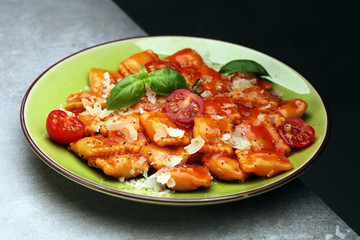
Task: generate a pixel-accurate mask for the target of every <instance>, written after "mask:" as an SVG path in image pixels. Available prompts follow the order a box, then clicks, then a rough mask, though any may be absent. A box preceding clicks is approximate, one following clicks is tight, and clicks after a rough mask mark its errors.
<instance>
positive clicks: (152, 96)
mask: <svg viewBox="0 0 360 240" xmlns="http://www.w3.org/2000/svg"><path fill="white" fill-rule="evenodd" d="M145 95H146V96H147V98H148V100H149V102H150V103H152V104H155V103H156V93H154V92H153V91H151V89H150V88H146V92H145Z"/></svg>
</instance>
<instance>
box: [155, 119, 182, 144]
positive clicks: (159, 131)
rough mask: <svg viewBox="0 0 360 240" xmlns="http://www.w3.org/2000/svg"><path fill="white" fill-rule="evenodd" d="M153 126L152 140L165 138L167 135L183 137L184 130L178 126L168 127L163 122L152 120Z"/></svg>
mask: <svg viewBox="0 0 360 240" xmlns="http://www.w3.org/2000/svg"><path fill="white" fill-rule="evenodd" d="M152 124H153V127H154V129H155V134H154V140H155V141H159V140H160V139H161V138H165V137H167V136H170V137H178V138H182V137H184V133H185V131H184V130H181V129H178V128H172V127H168V126H166V125H165V124H163V123H158V122H153V123H152Z"/></svg>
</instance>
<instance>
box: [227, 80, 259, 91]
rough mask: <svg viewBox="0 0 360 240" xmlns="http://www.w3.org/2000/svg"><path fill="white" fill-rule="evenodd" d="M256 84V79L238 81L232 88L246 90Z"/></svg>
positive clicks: (233, 83)
mask: <svg viewBox="0 0 360 240" xmlns="http://www.w3.org/2000/svg"><path fill="white" fill-rule="evenodd" d="M255 83H256V79H251V80H246V79H238V80H234V81H233V82H232V88H233V89H238V90H244V89H246V88H251V87H253V86H254V84H255Z"/></svg>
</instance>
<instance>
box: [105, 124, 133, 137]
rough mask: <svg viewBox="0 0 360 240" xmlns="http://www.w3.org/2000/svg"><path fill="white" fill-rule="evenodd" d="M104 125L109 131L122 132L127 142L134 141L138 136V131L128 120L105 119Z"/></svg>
mask: <svg viewBox="0 0 360 240" xmlns="http://www.w3.org/2000/svg"><path fill="white" fill-rule="evenodd" d="M104 126H105V127H106V128H107V129H108V130H109V131H120V132H121V133H123V134H124V137H125V140H126V141H127V142H134V141H136V140H137V138H138V132H137V131H136V129H135V127H134V126H133V125H132V124H131V123H129V122H125V121H117V122H112V121H106V122H105V123H104Z"/></svg>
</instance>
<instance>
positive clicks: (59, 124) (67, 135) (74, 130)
mask: <svg viewBox="0 0 360 240" xmlns="http://www.w3.org/2000/svg"><path fill="white" fill-rule="evenodd" d="M46 130H47V132H48V134H49V136H50V138H51V139H52V140H54V142H57V143H61V144H69V143H72V142H75V141H76V140H79V139H80V138H81V137H82V136H83V135H84V132H85V125H84V123H83V122H81V121H80V120H79V119H78V118H76V117H71V116H69V115H68V114H67V113H66V112H64V111H62V110H54V111H52V112H50V113H49V115H48V117H47V119H46Z"/></svg>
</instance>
